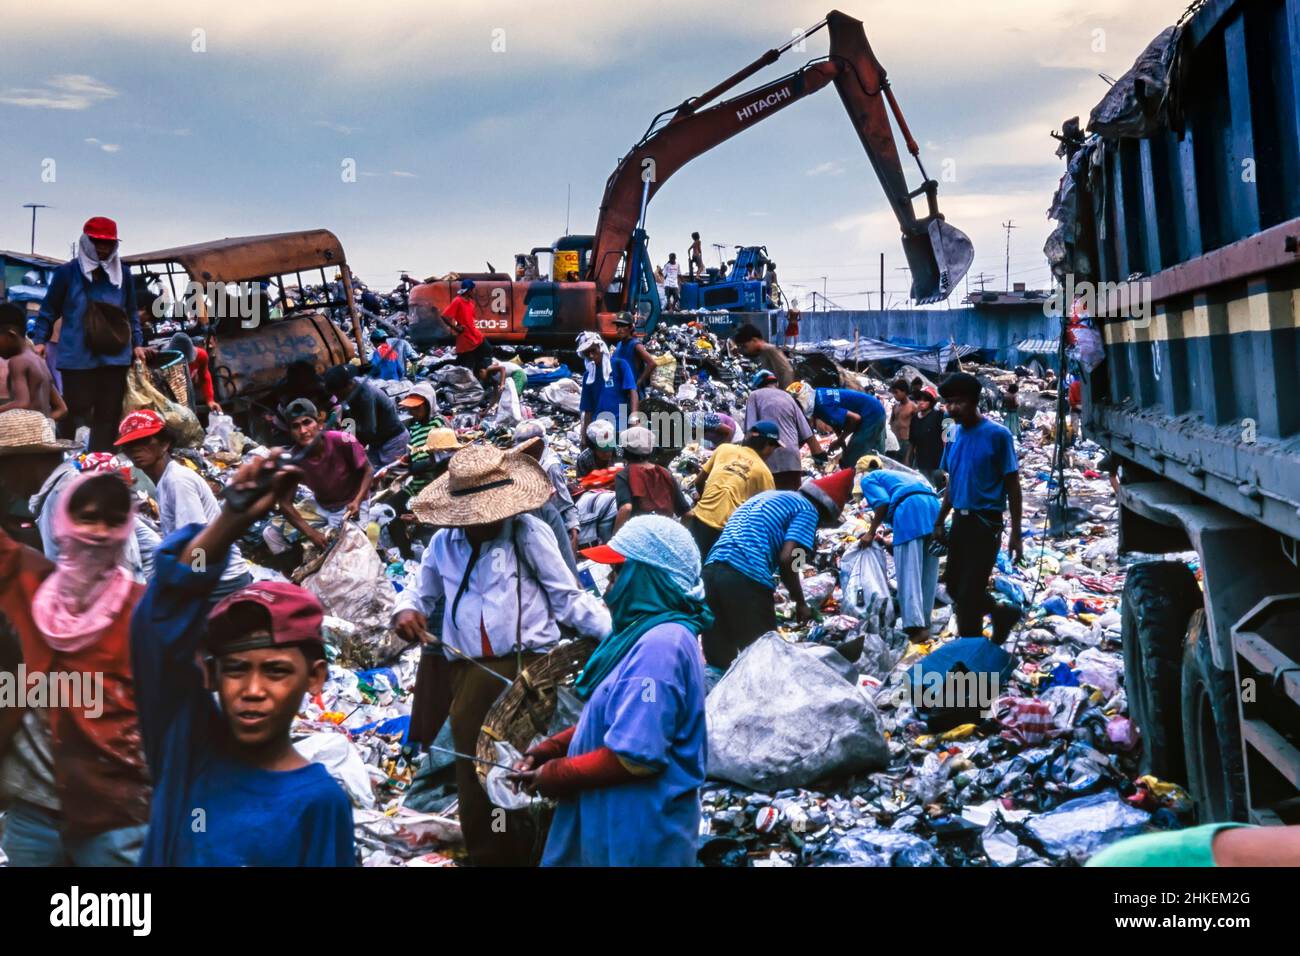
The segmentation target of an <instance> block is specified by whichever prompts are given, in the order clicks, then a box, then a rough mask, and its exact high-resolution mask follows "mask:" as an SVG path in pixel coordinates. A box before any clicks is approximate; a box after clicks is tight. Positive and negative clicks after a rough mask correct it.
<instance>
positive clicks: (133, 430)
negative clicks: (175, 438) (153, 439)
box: [113, 408, 167, 445]
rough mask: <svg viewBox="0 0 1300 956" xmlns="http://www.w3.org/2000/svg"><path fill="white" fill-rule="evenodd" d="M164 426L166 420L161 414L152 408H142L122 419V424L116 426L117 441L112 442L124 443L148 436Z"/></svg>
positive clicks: (115, 443) (155, 433) (156, 432)
mask: <svg viewBox="0 0 1300 956" xmlns="http://www.w3.org/2000/svg"><path fill="white" fill-rule="evenodd" d="M166 427H167V422H165V421H164V420H163V417H162V416H161V415H159V414H158V413H157V412H155V411H154V410H153V409H152V408H142V409H140V410H139V411H134V412H132V413H131V414H130V415H127V416H126V418H124V419H122V424H121V425H119V426H117V441H115V442H113V444H114V445H125V444H127V443H128V442H133V441H138V440H140V439H141V438H148V437H149V436H150V435H157V434H158V433H159V432H160V431H162V430H163V429H164V428H166Z"/></svg>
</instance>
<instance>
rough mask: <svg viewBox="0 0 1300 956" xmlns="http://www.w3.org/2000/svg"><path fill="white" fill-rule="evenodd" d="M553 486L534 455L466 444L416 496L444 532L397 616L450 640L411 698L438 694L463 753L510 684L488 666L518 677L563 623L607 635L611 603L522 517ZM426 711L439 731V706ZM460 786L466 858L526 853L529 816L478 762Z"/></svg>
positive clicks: (461, 764)
mask: <svg viewBox="0 0 1300 956" xmlns="http://www.w3.org/2000/svg"><path fill="white" fill-rule="evenodd" d="M553 491H554V489H553V488H552V486H551V481H550V478H549V477H548V476H547V474H546V472H545V471H544V470H543V469H542V467H541V466H540V465H539V464H538V463H537V462H536V461H534V460H533V459H532V458H530V457H528V456H527V455H524V454H519V453H517V452H504V451H501V450H500V449H496V448H492V447H489V446H486V445H471V446H469V447H467V448H463V449H461V450H460V451H458V452H457V453H456V454H455V455H453V456H452V458H451V461H450V462H449V464H448V467H447V473H446V474H445V475H443V476H442V477H441V478H438V479H437V480H436V481H434V482H433V483H432V484H431V485H429V486H428V487H427V488H425V489H424V491H422V492H420V494H419V495H417V496H416V497H415V498H414V499H413V500H412V501H411V510H412V511H413V512H414V513H415V516H416V518H417V519H419V520H420V521H422V522H424V523H426V524H430V525H435V526H437V527H438V528H439V529H440V530H439V531H437V532H436V533H435V534H434V536H433V539H432V540H431V541H430V542H429V546H428V548H426V549H425V552H424V557H423V559H422V560H421V562H420V567H419V569H418V570H417V571H416V572H415V573H413V574H412V575H410V576H408V578H407V580H406V583H405V586H404V587H403V589H402V593H401V594H400V595H399V596H398V600H397V609H396V612H395V613H394V615H393V620H392V625H393V628H394V629H395V630H396V631H397V633H398V635H399V636H401V637H402V638H404V639H405V640H408V641H416V640H419V641H423V642H425V643H426V644H429V643H433V644H439V645H445V647H446V648H447V656H446V658H445V660H444V661H442V662H438V663H436V664H435V665H433V666H431V667H425V666H422V667H421V673H420V675H419V677H418V678H417V684H416V702H417V706H418V705H419V701H420V695H421V694H422V693H425V694H432V695H433V696H435V697H436V698H439V699H440V701H441V707H442V708H445V711H446V715H447V716H448V717H450V719H451V734H452V739H453V740H454V742H455V749H456V750H457V751H459V752H460V753H466V754H472V753H475V752H476V751H477V747H478V736H479V732H480V729H481V727H482V726H483V721H484V719H485V718H486V716H487V712H488V710H489V709H490V708H491V707H492V705H493V704H494V703H495V702H496V700H497V698H498V697H499V696H500V695H501V693H502V691H503V690H504V688H505V683H504V682H503V681H502V680H499V679H497V678H496V677H493V676H492V675H493V674H498V675H500V676H501V677H504V678H506V679H507V680H512V679H514V677H515V676H516V675H518V673H519V671H520V670H521V669H522V668H524V667H526V666H527V665H528V664H529V663H530V662H531V661H534V660H536V659H537V658H539V657H540V656H541V655H542V654H544V653H546V652H547V651H549V650H550V649H551V648H552V647H553V646H554V645H555V644H556V643H557V642H558V641H559V640H560V628H561V627H562V626H563V627H565V628H568V629H571V630H573V631H576V632H577V634H578V636H580V637H588V638H594V639H597V640H600V639H602V638H604V637H606V636H607V635H608V634H609V633H610V630H611V627H612V625H611V622H610V615H609V611H608V610H607V609H606V608H605V606H604V605H603V604H602V603H601V602H600V601H599V600H598V599H597V598H596V597H595V596H594V595H592V594H590V593H589V592H587V591H585V590H583V589H581V588H580V587H579V586H578V584H577V582H576V581H574V579H573V575H572V574H570V572H569V570H568V567H567V566H566V565H565V563H564V560H563V558H562V557H561V556H560V551H559V547H558V546H557V545H556V542H555V535H554V534H553V533H552V531H551V529H550V527H549V526H548V525H547V524H546V523H545V522H544V521H542V520H541V519H539V518H537V517H534V516H533V515H530V514H525V512H529V511H532V510H534V509H536V508H540V507H541V506H542V505H543V504H545V503H546V501H547V500H548V499H549V498H550V496H551V494H552V492H553ZM440 603H442V604H443V610H442V615H441V621H440V622H438V621H437V620H436V618H437V615H436V611H437V608H438V605H439V604H440ZM430 618H435V621H434V623H433V625H432V629H433V630H434V631H435V632H436V633H437V634H438V636H437V637H435V636H434V635H432V634H430V633H429V630H430V629H431V626H430ZM435 660H436V659H435ZM488 671H491V672H492V673H488ZM426 719H427V721H428V722H427V724H426V726H433V725H435V724H436V725H437V726H434V727H433V732H434V733H436V732H437V727H439V726H441V724H442V715H441V714H440V713H439V714H435V715H433V716H432V717H431V718H429V717H427V715H426V717H424V718H422V721H421V722H422V723H424V722H425V720H426ZM456 789H457V791H458V794H459V797H460V823H461V830H462V832H463V833H464V836H465V846H466V849H467V850H468V851H469V860H470V863H471V865H474V866H511V865H514V866H520V865H525V864H527V863H528V862H530V858H531V856H532V855H533V833H532V832H531V827H530V826H529V822H528V819H527V816H526V815H523V816H521V815H516V814H512V815H511V816H510V817H509V818H506V817H505V816H504V815H503V814H502V813H501V812H494V807H493V806H492V804H491V802H490V801H489V800H488V796H487V793H486V792H485V791H484V790H483V787H482V785H481V784H480V783H479V778H478V774H477V773H476V772H475V767H474V763H473V761H470V760H466V759H458V760H457V761H456Z"/></svg>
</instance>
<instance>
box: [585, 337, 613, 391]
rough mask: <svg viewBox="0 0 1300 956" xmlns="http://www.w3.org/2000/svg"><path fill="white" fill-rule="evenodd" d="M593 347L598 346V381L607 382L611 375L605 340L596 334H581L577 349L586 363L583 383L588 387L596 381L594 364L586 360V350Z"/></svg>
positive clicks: (607, 347)
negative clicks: (585, 375)
mask: <svg viewBox="0 0 1300 956" xmlns="http://www.w3.org/2000/svg"><path fill="white" fill-rule="evenodd" d="M593 345H599V346H600V380H601V381H602V382H608V381H609V377H610V375H611V374H613V369H612V367H611V365H610V361H609V346H608V345H606V344H605V340H604V339H602V338H601V337H600V333H598V332H583V333H582V334H580V335H579V336H578V344H577V349H578V354H579V355H581V356H582V358H583V361H585V362H586V363H587V377H586V379H584V381H585V383H586V384H588V385H590V384H591V383H592V382H594V381H595V380H596V363H595V362H593V361H591V360H590V359H589V358H587V350H588V349H589V348H591V347H592V346H593Z"/></svg>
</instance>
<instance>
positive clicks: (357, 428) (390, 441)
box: [325, 365, 411, 468]
mask: <svg viewBox="0 0 1300 956" xmlns="http://www.w3.org/2000/svg"><path fill="white" fill-rule="evenodd" d="M325 388H326V389H328V390H329V393H330V394H331V395H333V396H334V398H335V399H336V400H337V401H338V403H339V408H338V414H339V422H340V424H341V425H342V426H343V430H344V431H349V432H353V433H354V434H355V435H356V438H357V441H359V442H361V445H362V447H363V448H365V450H366V457H367V458H369V459H370V464H372V465H374V466H375V467H376V468H382V467H383V466H384V465H391V464H392V463H393V462H395V461H397V459H399V458H401V457H402V455H404V454H406V448H407V446H408V445H409V444H410V443H411V434H410V432H408V431H407V430H406V427H405V426H404V425H403V424H402V421H401V419H400V418H399V417H398V414H397V406H396V405H395V404H394V403H393V400H392V399H391V398H389V397H388V394H387V393H386V392H384V391H382V390H381V389H379V388H378V387H376V386H375V385H372V384H370V382H365V381H362V380H361V379H358V378H353V376H352V370H351V369H350V368H349V367H348V366H346V365H336V366H334V367H333V368H331V369H330V370H329V371H327V372H326V373H325ZM349 422H350V423H351V424H350V425H349V424H348V423H349Z"/></svg>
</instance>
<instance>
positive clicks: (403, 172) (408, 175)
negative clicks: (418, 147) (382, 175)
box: [392, 169, 415, 179]
mask: <svg viewBox="0 0 1300 956" xmlns="http://www.w3.org/2000/svg"><path fill="white" fill-rule="evenodd" d="M392 175H394V176H400V177H402V178H403V179H414V178H415V173H408V172H407V171H406V170H404V169H394V170H393V172H392Z"/></svg>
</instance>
